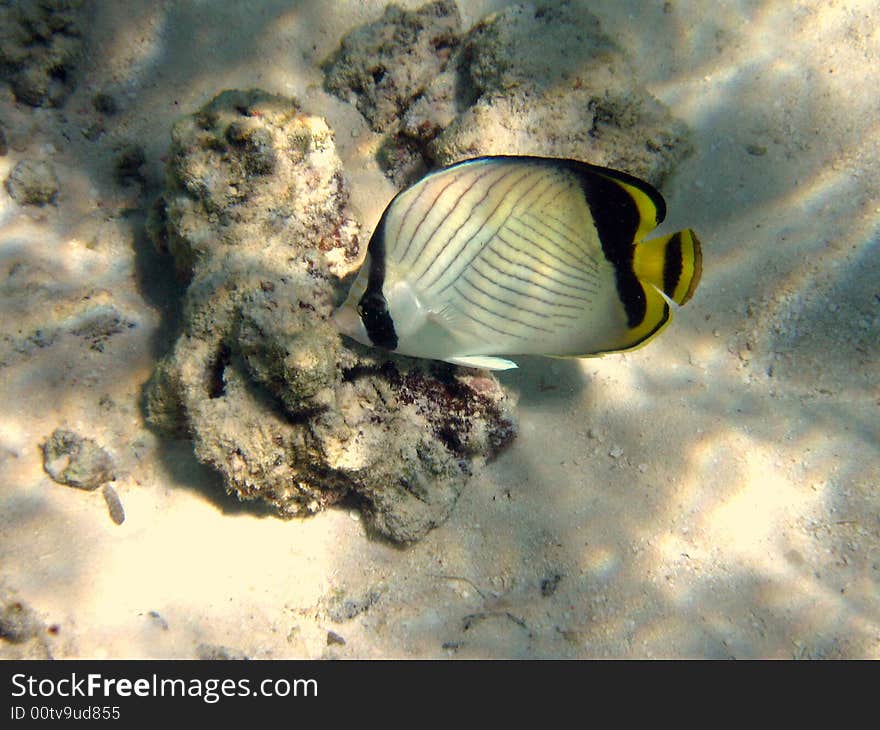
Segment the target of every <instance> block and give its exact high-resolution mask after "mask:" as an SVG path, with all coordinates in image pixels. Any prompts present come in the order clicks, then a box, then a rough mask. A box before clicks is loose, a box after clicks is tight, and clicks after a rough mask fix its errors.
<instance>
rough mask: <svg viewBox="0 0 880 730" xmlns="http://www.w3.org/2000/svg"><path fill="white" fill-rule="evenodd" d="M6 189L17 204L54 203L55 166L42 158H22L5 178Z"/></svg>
mask: <svg viewBox="0 0 880 730" xmlns="http://www.w3.org/2000/svg"><path fill="white" fill-rule="evenodd" d="M6 191H7V192H8V193H9V195H10V197H11V198H12V199H13V200H14V201H15V202H16V203H18V204H19V205H38V206H40V207H42V206H44V205H46V204H47V203H51V204H52V205H54V204H55V200H56V198H57V197H58V177H57V176H56V175H55V168H54V167H52V165H51V164H50V163H49V162H45V161H42V160H22V161H21V162H19V163H18V164H17V165H16V166H15V168H14V169H13V170H12V173H10V175H9V177H8V178H6Z"/></svg>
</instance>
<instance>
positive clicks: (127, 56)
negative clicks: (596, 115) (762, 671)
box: [0, 0, 880, 658]
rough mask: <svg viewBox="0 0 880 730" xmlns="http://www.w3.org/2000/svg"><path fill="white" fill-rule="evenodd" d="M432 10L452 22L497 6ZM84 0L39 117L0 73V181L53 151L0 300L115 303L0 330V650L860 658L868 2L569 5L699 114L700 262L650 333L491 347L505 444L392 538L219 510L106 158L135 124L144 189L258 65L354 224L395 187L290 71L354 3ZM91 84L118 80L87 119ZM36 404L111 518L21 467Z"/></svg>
mask: <svg viewBox="0 0 880 730" xmlns="http://www.w3.org/2000/svg"><path fill="white" fill-rule="evenodd" d="M400 4H401V5H403V6H405V7H412V8H415V7H417V6H418V5H419V4H420V3H418V2H402V3H400ZM459 5H460V9H461V11H462V15H463V19H464V22H465V26H469V25H471V24H472V23H473V22H475V21H476V20H478V19H479V18H481V17H482V16H483V15H484V14H485V13H487V12H490V11H492V10H496V9H499V8H502V7H504V6H505V3H500V2H489V1H486V2H472V3H463V2H462V3H460V4H459ZM98 6H99V12H98V13H97V15H96V18H95V21H94V23H93V24H92V26H91V27H90V28H89V29H88V35H87V38H86V49H87V55H86V60H85V62H84V63H83V64H81V65H80V67H79V70H78V72H77V73H78V83H77V87H76V89H75V90H74V92H73V93H72V95H71V96H70V97H69V98H68V99H67V100H66V102H65V104H64V105H63V107H61V109H60V110H59V109H46V108H38V109H32V108H31V107H25V106H21V105H17V104H16V103H15V101H14V100H13V97H12V94H11V92H10V91H9V89H8V88H7V87H5V86H4V88H3V89H2V91H0V121H2V125H3V129H4V132H5V136H6V138H7V141H8V147H9V149H8V151H7V154H6V155H5V156H2V157H0V177H2V178H3V179H6V178H7V176H8V175H9V174H10V172H11V171H12V169H13V168H14V166H15V165H16V163H17V162H18V161H19V160H21V159H25V158H39V159H47V160H50V161H51V162H52V163H53V164H54V166H55V168H56V170H57V174H58V178H59V189H60V193H59V196H58V199H57V201H56V204H55V205H50V206H46V207H44V208H34V207H32V206H29V207H23V206H19V205H18V204H17V203H16V202H15V201H13V200H12V199H11V198H10V197H9V195H7V194H6V192H2V193H0V275H2V277H3V278H4V280H5V281H6V282H7V285H6V292H5V294H6V295H5V297H4V299H3V306H4V309H5V311H4V312H3V315H2V316H3V318H4V319H5V320H6V322H7V324H6V325H5V326H4V332H13V334H14V333H15V328H14V327H13V326H10V325H9V323H10V322H16V321H17V322H20V323H21V332H23V333H25V334H27V333H28V332H32V331H35V330H34V327H37V328H39V327H40V326H44V327H46V328H47V331H48V329H51V328H52V327H53V326H54V327H56V328H57V327H58V326H59V323H64V322H69V321H73V320H75V319H76V318H77V317H78V316H82V314H83V312H85V311H86V310H87V309H88V308H90V307H94V306H101V305H105V304H106V305H107V306H112V307H113V310H114V311H116V312H119V313H122V314H123V315H124V320H125V322H128V323H133V324H134V325H135V326H132V327H127V326H126V327H125V328H123V329H124V331H121V332H119V333H116V334H114V335H113V336H112V337H110V338H109V339H107V340H106V341H101V342H99V343H97V345H98V346H96V342H95V341H94V340H91V341H90V340H89V339H88V338H84V337H81V336H76V335H75V334H71V332H72V330H71V331H66V330H65V331H63V332H62V334H59V335H58V336H56V337H54V338H47V340H46V342H43V343H42V344H40V346H36V345H35V346H33V347H18V348H17V349H16V348H14V347H13V348H7V352H8V353H11V354H9V356H8V357H7V358H6V359H5V361H4V364H3V367H2V368H0V402H2V403H3V408H2V410H0V586H2V589H3V597H4V600H6V601H7V602H9V601H12V602H20V603H22V604H23V605H25V606H27V607H29V608H30V610H31V611H32V612H33V617H34V618H35V620H36V621H37V622H38V624H39V630H37V632H36V636H35V637H34V638H32V639H29V640H26V641H22V642H20V643H13V642H10V641H7V640H0V656H3V657H20V656H52V657H56V658H83V657H113V658H122V657H200V656H201V657H205V656H231V657H240V656H247V657H253V658H286V657H309V658H320V657H352V658H354V657H357V658H379V657H382V658H384V657H487V658H502V657H503V658H553V657H560V658H590V657H706V658H724V657H736V658H749V657H781V658H835V657H836V658H841V657H842V658H856V657H870V658H876V657H878V656H880V483H878V480H880V477H878V475H880V386H878V379H880V378H878V375H880V367H878V365H880V256H878V254H880V193H878V191H880V102H878V97H877V93H876V90H877V89H878V88H880V11H878V10H877V8H876V3H874V2H871V1H869V0H864V1H859V0H849V1H840V2H819V1H818V0H813V1H811V2H807V1H804V2H786V3H780V2H769V1H764V2H762V1H759V0H754V1H753V2H747V1H746V0H732V1H730V2H711V3H710V2H699V1H689V0H673V1H672V2H666V3H663V2H637V1H635V0H633V1H632V2H619V1H617V0H615V1H614V2H611V1H608V2H590V3H586V4H585V7H588V8H589V10H590V11H591V12H593V13H595V14H596V15H598V16H599V17H600V18H601V21H602V25H603V29H604V30H605V32H607V33H608V34H609V35H610V36H611V37H612V38H614V39H615V40H617V41H618V43H619V44H620V45H621V46H622V47H623V48H625V49H626V50H627V51H628V52H629V54H630V56H631V59H632V61H633V63H634V65H635V67H636V69H637V71H638V73H639V74H640V76H641V77H642V79H643V81H644V82H645V84H646V85H647V87H648V89H649V90H650V91H651V92H652V93H653V94H654V95H655V96H657V97H658V98H659V99H661V100H662V101H664V102H665V103H666V104H668V105H669V106H670V107H671V108H672V109H673V111H674V113H675V114H676V115H677V116H678V117H680V118H681V119H683V120H684V121H685V122H686V123H687V124H688V125H689V126H690V127H691V128H692V130H693V132H694V147H695V151H694V153H693V154H692V155H691V156H690V157H689V158H688V159H687V160H686V161H685V162H684V163H682V164H681V165H680V166H679V168H678V170H677V171H676V173H675V175H674V176H673V177H672V178H671V179H670V180H669V181H667V183H666V184H665V186H664V189H663V192H664V195H665V196H666V198H667V203H668V206H669V215H668V218H667V221H666V223H665V224H664V227H663V230H667V231H673V230H677V229H679V228H682V227H687V226H692V227H694V228H695V229H696V230H697V231H698V232H699V234H700V236H701V238H702V240H703V244H704V275H703V280H702V283H701V285H700V288H699V289H698V291H697V293H696V296H695V297H694V300H693V301H692V302H691V303H690V304H688V306H687V307H686V308H684V309H682V310H681V312H680V313H679V314H678V316H677V317H676V321H675V323H674V324H673V326H672V327H671V328H670V329H669V330H668V331H667V332H666V333H665V334H664V335H663V336H662V337H661V338H659V339H658V340H657V341H656V342H653V343H652V344H651V345H650V346H649V347H647V348H645V349H642V350H639V351H636V352H633V353H631V354H627V355H618V356H609V357H606V358H603V359H591V360H580V361H579V360H573V361H557V360H547V359H542V358H520V369H519V370H516V371H512V372H506V373H503V374H502V375H501V376H500V377H501V379H502V382H503V383H504V384H505V386H507V387H508V388H509V389H511V390H512V391H513V392H515V393H516V394H517V395H518V397H519V407H518V409H519V418H520V434H519V437H518V438H517V440H516V441H515V442H514V444H513V446H512V447H510V448H509V449H508V450H507V451H506V452H504V453H503V454H502V455H501V456H500V457H499V458H498V459H497V460H496V461H494V462H493V463H491V464H490V465H489V466H488V467H487V468H485V469H484V470H482V471H481V472H479V473H478V474H477V475H476V476H475V478H474V479H472V481H471V482H470V483H469V485H468V486H467V488H466V489H465V491H464V492H463V494H462V496H461V498H460V499H459V502H458V504H457V506H456V509H455V510H454V512H453V513H452V516H451V518H450V519H449V521H448V522H446V523H445V524H444V525H442V526H441V527H439V528H437V529H435V530H434V531H432V532H431V533H429V534H428V536H427V537H426V538H425V539H424V540H422V541H420V542H419V543H417V544H415V545H412V546H409V547H405V548H401V547H395V546H392V545H389V544H388V543H386V542H383V541H380V540H375V539H370V538H369V537H368V536H367V534H366V533H365V529H364V525H363V523H362V521H361V518H360V515H359V513H357V512H356V511H354V510H351V509H349V508H346V507H343V508H333V509H330V510H328V511H326V512H324V513H322V514H319V515H317V516H315V517H312V518H309V519H305V520H293V521H285V520H281V519H278V518H276V517H274V516H273V515H272V514H270V513H269V512H267V511H265V510H262V509H260V508H258V507H254V506H253V505H247V504H239V503H238V502H237V501H236V500H234V499H233V498H230V497H227V496H226V495H225V494H224V492H223V489H222V485H221V484H220V482H219V479H218V478H217V477H216V475H214V474H213V473H212V472H211V471H209V470H208V469H206V468H204V467H202V466H200V465H199V464H198V463H197V462H196V460H195V459H194V457H193V456H192V449H191V446H190V445H189V443H188V442H185V441H177V442H176V441H168V440H166V439H163V438H160V437H159V436H158V435H157V434H156V433H154V432H153V431H152V430H150V429H149V428H148V427H147V425H146V423H145V420H144V413H143V407H142V393H143V387H144V383H145V382H146V381H147V380H148V378H149V377H150V374H151V372H152V369H153V367H154V365H155V363H156V361H157V359H158V357H160V356H161V354H162V353H163V352H164V349H163V348H166V347H167V346H168V332H167V329H168V324H167V322H168V312H167V311H166V306H165V305H166V303H167V301H168V300H169V299H170V298H171V297H170V295H169V289H168V287H169V286H172V285H173V282H169V277H168V276H167V275H166V272H162V271H158V270H156V262H157V260H158V259H157V258H156V257H155V256H154V255H153V254H151V252H150V251H151V245H150V243H149V242H148V241H147V240H146V239H145V236H144V233H143V230H144V217H143V211H142V209H141V208H142V201H141V200H140V198H139V197H138V192H137V188H136V186H134V187H132V186H128V187H125V186H121V185H120V184H119V183H118V182H117V180H116V179H115V176H114V165H115V161H116V160H117V159H118V156H119V151H120V149H122V148H124V147H125V145H126V144H130V143H132V142H137V143H138V144H141V145H142V146H143V147H144V149H145V152H146V160H147V163H146V166H145V168H144V175H145V176H146V178H147V180H148V181H156V182H158V181H161V179H162V174H163V172H162V171H163V161H162V158H163V156H164V155H165V154H166V152H167V148H168V143H169V133H170V129H171V125H172V124H173V123H174V121H175V120H176V119H178V118H179V117H180V116H181V115H183V114H189V113H192V112H193V111H195V110H196V109H198V108H199V107H200V106H202V105H203V104H204V103H205V102H206V101H208V100H209V99H210V98H212V97H213V96H214V95H215V94H216V93H217V92H218V91H220V90H222V89H226V88H252V87H259V88H263V89H266V90H267V91H270V92H273V93H280V94H285V95H290V96H295V97H296V98H297V99H299V101H300V102H301V103H302V105H303V107H304V108H305V109H306V110H308V111H309V112H311V113H315V114H319V115H322V116H324V117H325V118H326V119H327V121H328V123H329V124H330V126H331V128H332V129H333V130H334V131H335V134H336V142H337V147H338V150H339V154H340V156H341V157H342V160H343V163H344V165H345V168H346V170H347V179H348V182H349V185H350V188H351V191H352V197H353V202H354V204H355V206H356V208H357V209H358V210H359V211H360V214H361V216H362V221H363V223H364V225H365V227H366V228H367V229H368V230H369V229H371V228H372V226H373V225H374V223H375V221H376V220H377V219H378V217H379V215H380V214H381V211H382V209H383V207H384V205H385V204H386V203H387V201H388V200H389V199H390V197H391V196H392V195H393V193H394V189H393V187H392V186H391V184H390V183H389V182H388V181H387V180H386V179H385V177H384V176H383V174H382V173H381V171H380V170H379V168H378V166H377V164H376V162H375V159H374V156H375V153H376V150H377V145H378V141H377V140H378V138H377V135H375V134H374V133H373V132H371V131H370V130H369V128H368V127H367V125H366V123H365V121H364V120H363V118H362V117H361V116H360V115H359V114H358V112H357V110H356V109H355V108H354V107H353V106H351V105H349V104H346V103H344V102H342V101H340V100H338V99H336V98H334V97H332V96H330V95H328V94H327V93H326V92H324V91H323V90H322V76H321V71H320V69H319V63H320V62H321V61H322V60H323V59H325V58H326V57H327V56H328V55H329V54H330V53H331V52H332V51H333V50H334V49H335V48H336V47H337V45H338V43H339V40H340V38H341V37H342V35H344V33H346V32H347V31H349V30H350V29H352V28H353V27H356V26H358V25H360V24H362V23H365V22H369V21H371V20H374V19H376V18H377V17H379V16H380V15H381V12H382V9H383V3H380V2H374V1H372V0H370V1H369V2H366V1H364V2H355V1H352V2H336V3H326V2H311V1H306V0H303V1H302V2H293V1H291V0H287V1H286V2H280V1H276V0H263V1H262V2H260V3H253V4H251V3H247V4H245V3H237V2H210V3H208V2H196V1H195V0H193V1H192V2H183V1H178V2H173V1H170V0H167V1H165V2H146V1H140V0H126V1H125V2H99V3H98ZM254 8H256V9H254ZM107 89H112V90H113V93H114V95H115V97H116V98H118V100H119V107H120V108H119V111H118V113H117V114H115V115H114V116H113V117H112V119H111V120H109V121H108V122H107V123H106V129H105V130H104V131H103V133H102V134H101V136H100V139H99V140H98V141H97V142H95V141H94V139H89V137H93V138H94V135H93V134H89V135H86V134H83V131H84V130H88V129H89V128H90V126H91V125H94V124H95V122H96V119H97V118H98V112H97V111H96V110H95V108H94V105H93V103H92V99H93V97H94V95H95V94H96V93H99V92H102V91H106V90H107ZM92 128H93V127H92ZM22 267H24V268H22ZM21 272H25V274H26V276H24V277H23V278H22V277H21ZM13 274H18V275H19V279H18V281H23V282H24V284H22V285H21V287H20V290H14V289H12V288H10V287H12V286H13V284H11V283H10V282H12V281H13V278H14V277H13ZM16 286H17V284H16ZM10 292H11V293H10ZM35 323H36V324H35ZM41 323H42V324H41ZM62 330H63V328H62ZM62 330H59V332H61V331H62ZM64 332H67V333H66V334H65V333H64ZM32 344H34V343H33V341H32ZM61 426H63V427H67V428H70V429H72V430H74V431H78V432H81V433H83V434H84V435H88V436H91V437H92V438H94V439H95V440H96V441H97V442H99V443H100V444H102V445H104V446H105V447H106V448H107V449H108V451H110V452H111V453H112V456H113V458H114V460H115V462H116V465H117V479H116V481H115V482H114V488H115V490H116V492H117V493H118V495H119V498H120V500H121V503H122V505H123V506H124V510H125V517H126V518H125V521H124V522H123V523H122V524H121V525H117V524H115V523H114V521H112V520H111V519H110V517H109V516H108V510H107V506H106V505H105V502H104V499H103V498H102V495H101V491H100V490H97V491H95V492H85V491H82V490H78V489H75V488H70V487H65V486H61V485H59V484H57V483H55V482H53V481H52V480H51V479H50V477H49V476H48V475H47V474H46V473H45V471H44V470H43V460H42V451H41V449H40V444H42V443H43V442H45V440H46V439H47V437H48V436H49V435H50V434H51V433H52V432H53V431H54V430H55V429H56V428H58V427H61Z"/></svg>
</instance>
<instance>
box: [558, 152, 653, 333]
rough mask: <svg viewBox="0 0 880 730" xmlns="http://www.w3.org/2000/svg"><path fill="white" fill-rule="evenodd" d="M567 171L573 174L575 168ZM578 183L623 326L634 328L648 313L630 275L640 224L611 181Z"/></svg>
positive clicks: (593, 178)
mask: <svg viewBox="0 0 880 730" xmlns="http://www.w3.org/2000/svg"><path fill="white" fill-rule="evenodd" d="M571 169H572V171H573V172H575V174H577V172H578V169H577V167H572V168H571ZM578 179H579V181H580V183H581V187H582V188H583V191H584V198H586V201H587V205H589V207H590V213H592V215H593V222H594V223H595V224H596V231H597V232H598V234H599V241H600V243H601V244H602V253H604V254H605V258H606V259H608V261H609V262H610V263H611V264H613V265H614V271H615V274H616V282H617V293H618V296H619V297H620V301H621V302H623V307H624V309H625V311H626V319H627V324H628V326H629V327H630V328H635V327H638V326H639V325H640V324H641V323H642V322H643V321H644V320H645V315H646V314H647V311H648V309H647V307H648V305H647V301H646V300H645V290H644V289H642V285H641V283H639V280H638V278H637V277H636V275H635V271H633V253H634V248H633V243H634V239H635V236H636V232H637V231H638V229H639V223H640V222H641V219H640V217H639V209H638V206H637V205H636V202H635V201H634V200H633V199H632V196H630V195H629V193H627V192H626V190H625V189H624V188H622V187H620V185H618V184H617V183H616V182H614V180H611V179H609V178H607V177H604V176H601V175H578ZM640 185H641V186H643V185H644V183H640ZM661 200H662V198H661Z"/></svg>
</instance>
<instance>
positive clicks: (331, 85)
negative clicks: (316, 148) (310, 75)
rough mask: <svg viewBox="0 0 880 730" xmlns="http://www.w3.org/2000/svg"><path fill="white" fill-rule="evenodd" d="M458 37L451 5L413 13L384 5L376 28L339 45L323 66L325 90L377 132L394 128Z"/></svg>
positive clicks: (444, 2) (441, 2)
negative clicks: (353, 106)
mask: <svg viewBox="0 0 880 730" xmlns="http://www.w3.org/2000/svg"><path fill="white" fill-rule="evenodd" d="M460 35H461V17H460V16H459V14H458V7H457V6H456V5H455V2H454V0H438V1H437V2H432V3H429V4H427V5H425V6H424V7H422V8H420V9H419V10H416V11H406V10H402V9H401V8H399V7H397V6H396V5H389V6H388V7H387V8H386V9H385V13H384V15H383V16H382V17H381V18H380V19H379V20H377V21H376V22H375V23H370V24H368V25H365V26H363V27H361V28H357V29H356V30H354V31H352V32H351V33H350V34H349V35H347V36H346V37H345V38H343V40H342V44H341V45H340V47H339V50H338V51H336V53H335V54H334V55H333V57H332V58H331V59H328V60H327V61H326V62H325V63H324V65H323V67H324V70H325V73H326V87H327V89H328V90H329V91H332V92H333V93H334V94H337V95H339V96H341V97H343V98H346V97H347V96H348V95H349V94H350V95H352V97H353V101H354V103H355V104H356V105H357V108H358V110H359V111H360V113H361V114H363V115H364V116H365V117H366V118H367V121H368V122H369V123H370V126H371V127H372V128H373V129H374V130H376V131H377V132H382V131H385V130H387V129H388V127H389V125H391V126H396V125H398V124H399V123H400V118H401V117H402V116H403V113H404V111H406V109H407V108H408V107H409V106H410V105H411V104H412V102H413V100H414V99H415V98H416V97H418V96H420V95H421V94H422V93H423V92H424V90H425V89H426V88H427V87H428V86H429V85H430V84H431V81H432V80H433V79H434V78H435V77H436V76H437V75H438V74H439V73H440V72H441V71H443V69H444V68H445V67H446V63H447V61H448V60H449V57H450V54H451V52H452V49H453V48H454V47H455V46H456V45H457V44H458V40H459V36H460Z"/></svg>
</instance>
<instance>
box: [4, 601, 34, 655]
mask: <svg viewBox="0 0 880 730" xmlns="http://www.w3.org/2000/svg"><path fill="white" fill-rule="evenodd" d="M39 628H40V622H39V621H38V620H37V618H36V616H35V615H34V612H33V610H31V608H29V607H28V606H27V605H25V604H24V603H22V602H21V601H17V600H9V601H6V602H4V603H3V604H2V605H0V637H2V638H4V639H6V640H7V641H9V642H11V643H13V644H21V643H23V642H25V641H28V640H29V639H32V638H33V637H34V636H36V635H37V632H38V631H39Z"/></svg>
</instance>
